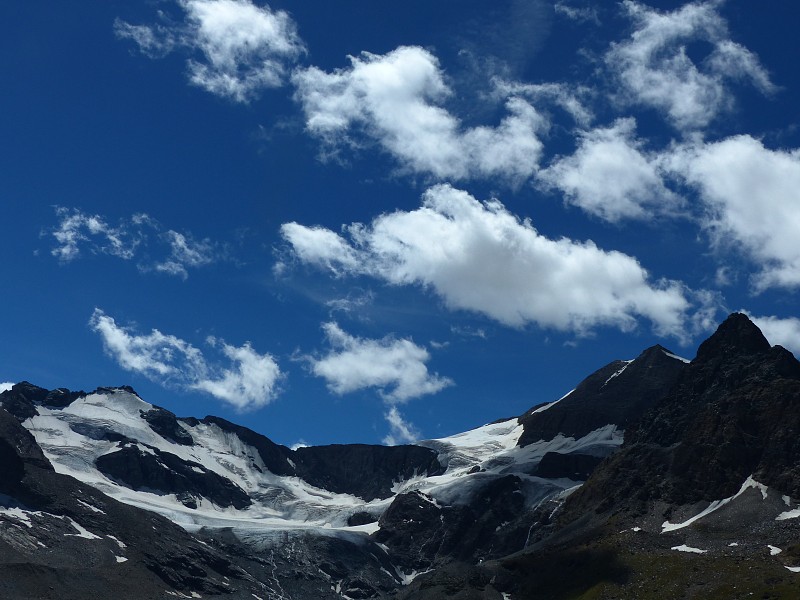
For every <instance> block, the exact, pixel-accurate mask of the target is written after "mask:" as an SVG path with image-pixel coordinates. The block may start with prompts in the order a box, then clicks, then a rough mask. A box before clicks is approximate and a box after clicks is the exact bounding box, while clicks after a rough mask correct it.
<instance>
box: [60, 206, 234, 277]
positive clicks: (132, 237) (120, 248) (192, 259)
mask: <svg viewBox="0 0 800 600" xmlns="http://www.w3.org/2000/svg"><path fill="white" fill-rule="evenodd" d="M56 214H57V215H58V217H59V224H58V226H57V227H55V228H53V229H51V230H50V231H49V234H50V235H52V237H53V238H54V239H55V241H56V245H55V247H54V248H52V249H51V251H50V254H52V255H53V256H55V257H56V258H58V260H59V261H60V262H62V263H68V262H72V261H74V260H76V259H78V258H80V256H81V254H82V251H88V252H89V253H90V254H105V255H109V256H116V257H118V258H122V259H124V260H132V259H135V258H137V257H139V262H138V268H139V270H140V271H142V272H149V271H157V272H160V273H165V274H167V275H174V276H178V277H182V278H183V279H186V278H187V277H188V269H189V268H198V267H203V266H206V265H209V264H211V263H214V262H217V261H218V260H221V259H222V258H223V256H224V253H223V252H222V251H221V250H220V249H219V247H218V246H217V245H216V244H214V243H213V242H211V241H210V240H208V239H203V240H195V239H194V237H193V236H192V235H191V234H189V233H179V232H177V231H173V230H171V229H170V230H167V231H162V227H161V224H160V223H159V222H158V221H156V220H155V219H153V218H151V217H150V216H148V215H146V214H136V215H133V216H132V217H130V218H129V219H121V220H120V222H119V224H118V225H116V226H111V225H109V224H108V222H107V221H106V219H105V218H104V217H102V216H100V215H91V214H86V213H83V212H81V211H80V210H78V209H74V208H73V209H68V208H64V207H56ZM159 256H160V257H161V258H159Z"/></svg>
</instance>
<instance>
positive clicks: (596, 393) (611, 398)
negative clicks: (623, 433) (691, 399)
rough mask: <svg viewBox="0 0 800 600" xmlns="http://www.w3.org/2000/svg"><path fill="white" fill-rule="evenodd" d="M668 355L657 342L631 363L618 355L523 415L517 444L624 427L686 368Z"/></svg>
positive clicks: (682, 363) (633, 420)
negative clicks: (560, 395) (551, 402)
mask: <svg viewBox="0 0 800 600" xmlns="http://www.w3.org/2000/svg"><path fill="white" fill-rule="evenodd" d="M670 354H671V353H669V351H667V350H666V349H665V348H663V347H662V346H658V345H657V346H653V347H651V348H648V349H647V350H645V351H644V352H642V353H641V354H640V355H639V356H638V357H637V358H636V359H635V360H634V361H632V362H630V363H626V362H625V361H621V360H618V361H614V362H612V363H610V364H608V365H606V366H605V367H603V368H601V369H599V370H597V371H595V372H594V373H592V374H591V375H589V377H587V378H586V379H584V380H583V381H582V382H581V383H580V384H578V386H577V387H576V388H575V390H574V391H573V392H572V393H570V394H569V395H568V396H566V397H565V398H563V399H562V400H561V401H560V402H558V404H556V405H555V406H553V407H551V408H548V409H546V410H543V411H541V412H536V410H537V408H534V409H531V410H530V411H528V412H527V413H525V414H524V415H522V416H521V417H520V418H519V422H520V423H521V424H522V425H523V426H524V427H525V430H524V431H523V433H522V436H521V437H520V439H519V442H518V444H519V445H520V446H527V445H528V444H532V443H534V442H538V441H540V440H551V439H553V438H554V437H556V436H557V435H558V434H559V433H561V434H563V435H564V436H566V437H574V438H576V439H577V438H579V437H582V436H584V435H586V434H587V433H589V432H591V431H594V430H596V429H598V428H600V427H603V426H605V425H609V424H614V425H617V427H618V428H620V429H627V428H628V427H629V426H630V425H631V424H632V423H634V422H636V421H637V420H638V419H639V418H640V417H641V416H642V414H644V412H645V411H646V410H647V409H648V408H650V407H651V406H653V405H654V404H655V403H656V402H657V401H658V400H660V399H661V398H662V397H663V396H664V394H665V393H666V392H667V391H668V390H669V389H670V388H671V387H672V385H673V384H674V383H675V381H676V380H677V378H678V376H679V375H680V374H681V372H683V370H684V369H685V368H686V366H687V365H686V364H685V363H684V362H683V361H681V360H679V359H676V358H674V357H673V356H671V355H670ZM623 368H624V370H622V369H623ZM621 370H622V372H621V373H620V371H621ZM616 373H619V374H618V375H615V374H616Z"/></svg>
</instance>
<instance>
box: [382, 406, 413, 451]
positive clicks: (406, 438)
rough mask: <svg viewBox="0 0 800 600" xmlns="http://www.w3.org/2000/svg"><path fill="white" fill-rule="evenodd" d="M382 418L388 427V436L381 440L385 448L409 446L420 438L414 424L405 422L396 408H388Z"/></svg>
mask: <svg viewBox="0 0 800 600" xmlns="http://www.w3.org/2000/svg"><path fill="white" fill-rule="evenodd" d="M384 416H385V417H386V422H387V423H389V427H390V432H389V434H387V435H386V437H384V438H383V443H384V444H386V445H387V446H397V445H398V444H411V443H413V442H416V441H417V440H418V439H420V437H422V436H421V434H420V432H419V430H418V429H417V428H416V427H414V424H413V423H410V422H408V421H406V419H405V418H404V417H403V415H402V414H400V411H399V410H398V409H397V407H396V406H390V407H389V410H388V411H387V412H386V415H384Z"/></svg>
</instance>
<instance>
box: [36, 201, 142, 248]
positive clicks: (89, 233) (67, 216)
mask: <svg viewBox="0 0 800 600" xmlns="http://www.w3.org/2000/svg"><path fill="white" fill-rule="evenodd" d="M56 215H57V216H58V218H59V224H58V227H56V228H54V229H52V230H50V232H49V233H50V234H51V235H52V236H53V238H55V240H56V246H55V247H54V248H53V249H52V250H51V251H50V253H51V254H52V255H53V256H55V257H56V258H58V259H59V260H60V261H61V262H70V261H73V260H75V259H76V258H78V257H79V256H80V255H81V247H84V248H85V249H88V251H89V252H90V253H92V254H108V255H111V256H116V257H118V258H122V259H125V260H130V259H132V258H133V257H134V256H135V254H136V248H137V247H138V246H139V244H140V243H141V241H142V240H141V237H140V236H139V235H138V234H139V231H138V228H137V225H138V224H139V219H140V215H134V217H133V218H132V219H131V220H130V221H129V222H124V223H122V224H120V225H119V226H117V227H113V226H111V225H109V224H108V223H107V222H106V220H105V218H104V217H102V216H100V215H89V214H86V213H83V212H81V211H79V210H77V209H71V210H70V209H68V208H64V207H61V206H58V207H56Z"/></svg>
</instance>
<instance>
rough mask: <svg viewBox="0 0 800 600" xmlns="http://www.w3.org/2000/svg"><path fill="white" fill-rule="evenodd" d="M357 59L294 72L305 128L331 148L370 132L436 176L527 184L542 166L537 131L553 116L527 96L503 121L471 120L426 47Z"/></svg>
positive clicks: (404, 163)
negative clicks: (449, 103)
mask: <svg viewBox="0 0 800 600" xmlns="http://www.w3.org/2000/svg"><path fill="white" fill-rule="evenodd" d="M350 63H351V65H350V67H349V68H347V69H339V70H336V71H334V72H333V73H326V72H324V71H322V70H321V69H318V68H316V67H310V68H308V69H304V70H299V71H297V72H295V74H294V76H293V81H294V83H295V84H296V86H297V91H296V98H297V99H298V101H299V102H300V103H301V105H302V107H303V110H304V112H305V116H306V128H307V130H308V131H309V132H310V133H311V134H313V135H315V136H317V137H319V138H321V139H322V140H323V142H324V144H325V146H326V150H327V151H328V152H330V153H334V154H335V153H336V152H338V150H339V149H340V148H341V147H342V146H348V145H350V146H358V145H359V144H360V139H361V136H366V138H367V139H371V140H373V141H376V142H377V143H378V144H379V145H380V147H382V149H383V150H384V151H386V152H388V153H389V154H391V155H392V156H393V157H394V158H395V159H396V160H397V161H398V162H399V164H400V165H401V168H402V169H405V170H407V171H410V172H412V173H421V174H426V175H431V176H433V177H437V178H448V179H469V178H473V177H498V178H501V179H505V180H508V181H510V182H512V183H520V182H522V181H524V180H525V179H527V178H528V177H530V176H531V174H532V173H533V172H534V171H535V170H536V168H537V164H538V161H539V158H540V155H541V152H542V144H541V142H540V141H539V139H538V137H537V134H538V133H539V132H540V131H542V130H544V129H546V127H547V122H546V120H545V119H544V118H543V117H542V116H541V115H540V114H539V113H538V112H537V111H536V110H535V109H534V108H533V106H531V105H530V104H529V103H528V102H527V101H526V100H524V99H523V98H521V97H519V96H516V97H510V98H508V99H507V100H506V110H507V111H508V115H507V116H506V117H505V118H503V119H502V121H501V122H500V123H499V125H497V126H496V127H471V128H469V127H464V126H463V124H462V123H461V122H460V121H459V119H458V118H457V117H455V116H453V115H452V114H451V113H450V112H448V111H447V110H446V109H445V108H444V107H443V103H444V101H445V100H446V99H447V98H448V97H450V96H451V95H452V91H451V90H450V88H449V87H448V86H447V84H446V83H445V79H444V75H443V73H442V71H441V69H440V66H439V62H438V61H437V59H436V57H434V56H433V55H432V54H431V53H430V52H428V51H427V50H424V49H422V48H419V47H415V46H402V47H399V48H397V49H395V50H393V51H392V52H389V53H388V54H385V55H376V54H369V53H366V52H365V53H362V54H361V55H360V56H357V57H355V56H351V57H350Z"/></svg>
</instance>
